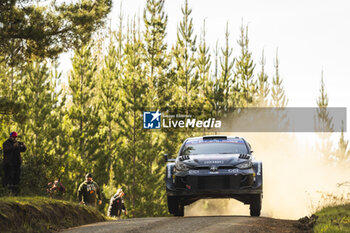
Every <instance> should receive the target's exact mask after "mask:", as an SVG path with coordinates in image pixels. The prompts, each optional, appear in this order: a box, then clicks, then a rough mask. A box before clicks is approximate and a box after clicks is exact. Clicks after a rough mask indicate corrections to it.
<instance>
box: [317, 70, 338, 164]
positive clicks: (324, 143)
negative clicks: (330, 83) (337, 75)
mask: <svg viewBox="0 0 350 233" xmlns="http://www.w3.org/2000/svg"><path fill="white" fill-rule="evenodd" d="M316 103H317V105H318V109H317V113H316V117H315V125H314V127H315V131H316V132H318V134H317V135H318V137H319V138H320V139H321V142H320V143H319V144H318V145H317V150H318V152H319V154H320V155H322V156H321V157H322V158H323V159H325V160H328V159H329V156H330V155H331V153H332V144H333V143H332V141H331V139H330V136H331V132H333V131H334V129H333V118H332V117H331V116H329V112H328V109H327V107H328V95H327V93H326V90H325V83H324V81H323V71H322V73H321V87H320V95H319V97H318V98H317V101H316Z"/></svg>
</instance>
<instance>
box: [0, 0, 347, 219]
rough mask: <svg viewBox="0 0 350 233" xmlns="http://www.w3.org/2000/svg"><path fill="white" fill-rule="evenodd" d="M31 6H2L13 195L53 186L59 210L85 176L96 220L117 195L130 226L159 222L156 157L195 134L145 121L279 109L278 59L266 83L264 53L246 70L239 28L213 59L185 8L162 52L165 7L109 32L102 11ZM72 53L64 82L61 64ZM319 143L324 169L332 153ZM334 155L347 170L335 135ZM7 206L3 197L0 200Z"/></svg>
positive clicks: (2, 75)
mask: <svg viewBox="0 0 350 233" xmlns="http://www.w3.org/2000/svg"><path fill="white" fill-rule="evenodd" d="M47 2H49V3H47ZM39 3H42V4H36V3H35V4H34V3H32V1H26V0H17V1H16V0H12V1H5V2H2V3H0V86H1V88H0V146H2V143H3V142H4V141H5V140H6V139H7V138H8V137H9V133H10V132H11V131H16V132H18V134H19V140H20V141H23V142H25V144H26V145H27V151H26V152H25V153H22V158H23V164H22V174H21V193H20V195H23V196H31V195H39V196H40V195H42V196H47V191H46V189H47V184H48V183H49V182H51V181H53V180H55V179H57V178H60V179H61V181H62V183H63V184H64V185H65V186H66V189H67V192H66V193H65V195H64V198H65V199H68V200H73V201H76V200H77V198H76V191H77V188H78V185H79V184H80V183H81V182H82V181H83V180H84V176H85V174H86V173H88V172H90V173H92V174H93V176H94V180H95V181H96V182H97V183H98V184H99V185H100V187H101V189H102V190H103V196H104V205H103V206H102V207H100V209H101V211H103V209H104V208H105V206H106V205H107V204H108V199H109V198H110V197H111V196H112V195H113V194H114V192H115V191H116V190H117V189H118V188H123V189H124V190H125V193H126V194H127V196H126V201H127V203H128V208H129V213H131V215H132V216H134V217H143V216H164V215H167V214H168V211H167V204H166V194H165V186H164V175H165V174H164V172H165V163H164V161H163V154H170V155H173V156H174V155H175V154H176V153H177V150H178V149H179V147H180V145H181V143H182V142H183V140H184V139H186V138H187V137H189V136H195V135H203V132H199V131H195V130H177V129H174V128H163V129H160V130H147V129H144V128H143V118H142V117H143V112H144V111H149V110H160V112H165V111H167V110H168V109H182V112H180V113H183V114H186V113H189V112H192V113H193V112H196V114H200V115H202V116H205V117H220V116H222V115H223V114H225V113H228V112H234V111H236V110H237V109H239V108H247V107H282V108H283V107H287V104H288V97H287V96H286V95H285V88H284V86H283V77H281V76H280V62H279V58H278V52H277V49H276V56H275V57H274V58H268V59H270V60H273V61H274V62H273V64H274V68H275V72H274V73H272V74H268V73H266V72H265V65H266V58H265V56H264V50H263V48H262V49H261V50H262V52H261V56H260V59H259V60H258V61H254V60H253V57H252V53H251V51H250V48H249V45H250V44H249V42H250V41H249V30H248V29H249V28H248V24H244V23H243V21H242V25H241V28H240V34H239V36H238V38H233V37H232V36H231V35H230V29H229V25H228V24H227V25H226V26H225V25H224V27H225V31H226V33H225V34H224V35H222V38H224V40H223V41H224V43H223V44H220V45H219V44H216V46H215V47H213V48H212V47H209V46H208V43H207V41H206V28H205V21H204V22H203V25H200V26H199V27H197V26H198V25H194V24H193V18H192V16H191V12H192V10H191V7H190V1H187V0H185V1H184V2H183V3H182V9H181V12H182V19H181V21H180V22H179V23H178V28H177V29H176V30H177V38H176V42H175V43H174V44H169V43H168V42H167V40H166V37H167V31H168V30H169V28H167V21H168V17H167V13H166V12H165V10H164V0H149V1H147V3H146V5H145V6H144V9H143V10H144V11H143V13H142V16H141V17H136V16H131V17H126V16H124V15H123V14H121V15H120V16H119V20H118V25H117V29H116V30H112V29H111V27H110V25H109V24H108V15H109V13H110V12H111V7H112V1H111V0H96V1H88V0H82V1H79V2H72V3H70V4H66V3H61V4H59V3H56V1H39ZM195 27H196V30H198V31H200V33H199V34H198V35H197V34H195V33H194V31H195V30H194V28H195ZM234 43H237V44H238V46H239V48H240V49H239V51H234V50H233V44H234ZM69 51H70V52H72V53H73V56H72V59H71V62H72V69H71V70H70V71H69V74H68V75H67V80H66V79H65V78H64V74H62V73H61V72H60V71H59V69H58V67H59V59H58V58H59V55H60V54H62V53H64V52H69ZM320 80H321V82H320V84H319V90H320V92H319V97H318V99H317V100H315V103H316V104H317V105H318V107H319V108H320V111H319V113H320V114H319V117H320V119H321V120H322V121H323V125H324V127H326V128H327V127H328V128H327V132H329V131H331V129H329V128H330V127H331V125H332V123H331V120H330V118H329V116H328V115H327V113H326V112H324V110H322V109H324V108H325V107H327V106H328V96H327V93H326V89H325V85H324V80H323V77H321V79H320ZM204 133H205V132H204ZM327 137H328V136H327ZM327 143H328V144H327V145H326V147H327V148H328V149H327V150H328V152H326V153H325V154H326V157H327V155H329V154H330V153H333V152H334V151H331V150H332V149H331V148H332V146H330V145H329V143H330V141H329V140H328V141H327ZM336 147H337V149H336V151H335V152H334V153H335V154H336V156H337V157H338V158H339V160H340V161H347V162H348V157H349V152H348V148H347V147H348V141H347V140H346V139H345V137H344V133H343V132H342V133H341V137H340V138H339V142H338V145H337V146H336ZM1 150H2V148H0V152H1V154H2V151H1ZM323 151H325V150H324V148H323ZM0 165H1V167H2V157H1V158H0ZM2 172H3V171H2V170H1V172H0V173H1V178H0V179H2V175H3V174H2ZM0 181H1V180H0ZM6 195H10V193H9V192H8V190H7V189H5V188H3V187H0V196H6Z"/></svg>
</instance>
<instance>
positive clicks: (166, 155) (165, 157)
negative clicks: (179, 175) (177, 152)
mask: <svg viewBox="0 0 350 233" xmlns="http://www.w3.org/2000/svg"><path fill="white" fill-rule="evenodd" d="M164 161H165V162H175V159H169V158H168V154H164Z"/></svg>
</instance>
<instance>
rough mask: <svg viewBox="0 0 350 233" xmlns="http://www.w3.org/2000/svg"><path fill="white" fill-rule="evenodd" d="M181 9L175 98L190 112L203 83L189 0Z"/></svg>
mask: <svg viewBox="0 0 350 233" xmlns="http://www.w3.org/2000/svg"><path fill="white" fill-rule="evenodd" d="M181 11H182V15H183V17H182V21H181V22H180V26H179V28H178V31H177V42H176V46H175V49H173V56H174V59H175V67H174V68H175V73H176V79H175V82H176V84H177V92H176V93H175V94H174V98H175V99H176V100H177V103H178V105H179V106H182V107H184V108H185V113H188V112H189V109H190V108H194V107H196V106H195V104H196V99H197V96H198V91H199V87H200V86H201V83H200V79H199V77H198V75H197V74H196V73H195V65H196V58H195V52H196V49H197V48H196V38H197V37H196V36H195V35H194V33H193V31H194V28H193V19H192V18H191V13H192V10H191V9H190V8H189V6H188V1H187V0H186V1H185V6H183V7H182V8H181Z"/></svg>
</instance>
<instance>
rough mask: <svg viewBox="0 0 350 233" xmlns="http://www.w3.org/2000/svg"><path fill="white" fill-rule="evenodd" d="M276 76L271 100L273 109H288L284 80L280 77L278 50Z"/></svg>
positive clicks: (275, 64)
mask: <svg viewBox="0 0 350 233" xmlns="http://www.w3.org/2000/svg"><path fill="white" fill-rule="evenodd" d="M274 66H275V76H274V77H273V79H272V88H271V98H272V103H271V105H272V106H273V107H286V106H287V104H288V100H287V99H286V96H285V93H284V88H283V84H282V82H283V79H282V78H281V77H280V73H279V59H278V50H276V58H275V63H274Z"/></svg>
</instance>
